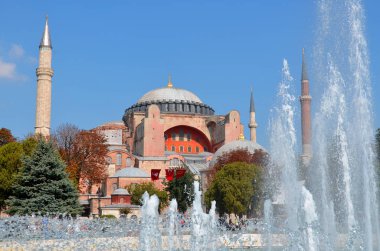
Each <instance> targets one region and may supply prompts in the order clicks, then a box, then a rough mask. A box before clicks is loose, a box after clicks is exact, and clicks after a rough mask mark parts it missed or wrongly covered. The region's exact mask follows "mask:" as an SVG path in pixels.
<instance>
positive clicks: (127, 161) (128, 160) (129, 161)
mask: <svg viewBox="0 0 380 251" xmlns="http://www.w3.org/2000/svg"><path fill="white" fill-rule="evenodd" d="M126 164H127V166H132V159H131V158H129V157H128V158H127V159H126Z"/></svg>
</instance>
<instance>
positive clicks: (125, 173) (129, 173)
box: [112, 167, 150, 178]
mask: <svg viewBox="0 0 380 251" xmlns="http://www.w3.org/2000/svg"><path fill="white" fill-rule="evenodd" d="M112 177H127V178H150V175H148V174H147V173H146V172H145V171H144V170H142V169H141V168H137V167H126V168H123V169H120V170H119V171H117V172H116V173H114V175H112Z"/></svg>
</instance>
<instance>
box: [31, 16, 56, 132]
mask: <svg viewBox="0 0 380 251" xmlns="http://www.w3.org/2000/svg"><path fill="white" fill-rule="evenodd" d="M51 56H52V46H51V41H50V34H49V26H48V18H47V17H46V22H45V30H44V33H43V35H42V39H41V43H40V55H39V65H38V68H37V70H36V75H37V100H36V126H35V131H34V132H35V134H41V135H42V136H44V137H48V136H49V135H50V113H51V78H52V77H53V69H52V68H51Z"/></svg>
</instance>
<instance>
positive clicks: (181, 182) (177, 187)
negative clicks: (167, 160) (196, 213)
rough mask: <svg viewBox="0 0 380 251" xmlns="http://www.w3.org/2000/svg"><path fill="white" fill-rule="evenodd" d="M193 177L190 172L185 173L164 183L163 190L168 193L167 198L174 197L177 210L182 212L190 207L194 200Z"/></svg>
mask: <svg viewBox="0 0 380 251" xmlns="http://www.w3.org/2000/svg"><path fill="white" fill-rule="evenodd" d="M193 182H194V177H193V175H192V174H190V173H185V175H184V176H182V177H180V178H178V179H177V178H176V176H174V178H173V180H171V181H168V182H166V183H165V186H166V187H165V190H166V191H167V192H168V193H169V199H170V200H172V199H176V200H177V203H178V210H179V211H180V212H182V213H184V212H186V210H187V208H189V207H191V205H192V204H193V200H194V186H193Z"/></svg>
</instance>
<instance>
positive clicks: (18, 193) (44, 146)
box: [7, 140, 82, 215]
mask: <svg viewBox="0 0 380 251" xmlns="http://www.w3.org/2000/svg"><path fill="white" fill-rule="evenodd" d="M7 204H8V205H9V210H8V213H9V214H11V215H13V214H20V215H25V214H31V213H38V212H41V213H42V214H46V213H68V214H72V215H75V214H78V213H80V212H81V210H82V209H81V206H80V205H79V201H78V192H77V191H76V189H75V188H74V186H73V184H72V183H71V181H70V180H69V177H68V174H67V173H66V172H65V164H64V162H63V161H62V160H61V158H60V156H59V154H58V152H57V151H56V150H55V149H54V147H53V144H52V143H51V142H45V141H44V140H39V142H38V144H37V147H36V150H35V151H34V152H33V154H32V155H31V156H30V157H26V158H24V160H23V169H22V172H21V173H20V176H19V177H18V179H17V182H16V184H15V185H14V186H13V195H12V196H11V197H10V199H9V200H8V201H7Z"/></svg>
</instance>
